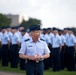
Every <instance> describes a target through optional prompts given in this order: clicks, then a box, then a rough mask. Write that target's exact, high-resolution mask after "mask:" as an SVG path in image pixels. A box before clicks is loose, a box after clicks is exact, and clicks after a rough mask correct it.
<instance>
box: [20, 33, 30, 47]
mask: <svg viewBox="0 0 76 75" xmlns="http://www.w3.org/2000/svg"><path fill="white" fill-rule="evenodd" d="M26 39H30V36H29V34H28V33H25V35H24V36H21V46H22V44H23V43H24V42H25V40H26Z"/></svg>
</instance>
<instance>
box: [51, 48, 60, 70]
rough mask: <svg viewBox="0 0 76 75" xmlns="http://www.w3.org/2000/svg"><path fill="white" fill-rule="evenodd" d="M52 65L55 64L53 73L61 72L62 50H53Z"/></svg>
mask: <svg viewBox="0 0 76 75" xmlns="http://www.w3.org/2000/svg"><path fill="white" fill-rule="evenodd" d="M52 63H53V71H59V70H60V48H53V49H52Z"/></svg>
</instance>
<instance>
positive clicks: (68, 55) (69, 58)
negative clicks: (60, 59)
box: [67, 46, 75, 71]
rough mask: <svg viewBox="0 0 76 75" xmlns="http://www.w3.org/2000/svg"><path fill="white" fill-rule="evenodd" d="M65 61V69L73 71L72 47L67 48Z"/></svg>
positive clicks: (73, 57)
mask: <svg viewBox="0 0 76 75" xmlns="http://www.w3.org/2000/svg"><path fill="white" fill-rule="evenodd" d="M67 60H68V62H67V63H68V65H67V69H68V70H69V71H75V56H74V47H73V46H71V47H68V50H67Z"/></svg>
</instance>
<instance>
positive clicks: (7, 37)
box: [1, 32, 10, 45]
mask: <svg viewBox="0 0 76 75" xmlns="http://www.w3.org/2000/svg"><path fill="white" fill-rule="evenodd" d="M8 41H10V39H9V36H8V35H7V33H6V32H5V33H4V34H3V33H2V37H1V42H2V45H6V44H8Z"/></svg>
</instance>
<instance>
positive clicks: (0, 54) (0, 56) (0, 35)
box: [0, 32, 2, 60]
mask: <svg viewBox="0 0 76 75" xmlns="http://www.w3.org/2000/svg"><path fill="white" fill-rule="evenodd" d="M1 37H2V33H1V32H0V60H1V59H2V50H1Z"/></svg>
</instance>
